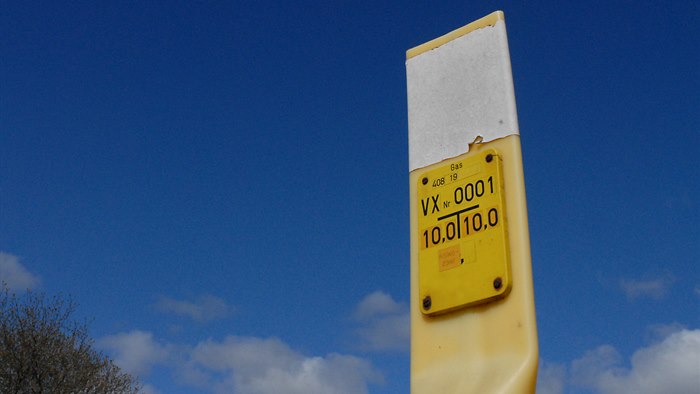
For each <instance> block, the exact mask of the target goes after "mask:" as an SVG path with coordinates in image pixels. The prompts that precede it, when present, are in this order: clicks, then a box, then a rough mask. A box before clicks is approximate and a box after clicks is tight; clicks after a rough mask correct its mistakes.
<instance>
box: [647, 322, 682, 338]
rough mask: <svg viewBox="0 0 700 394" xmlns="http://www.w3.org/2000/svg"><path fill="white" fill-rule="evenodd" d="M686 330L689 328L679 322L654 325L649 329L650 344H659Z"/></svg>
mask: <svg viewBox="0 0 700 394" xmlns="http://www.w3.org/2000/svg"><path fill="white" fill-rule="evenodd" d="M686 328H687V327H686V326H685V325H684V324H681V323H678V322H672V323H669V324H652V325H650V326H649V327H647V330H646V331H647V338H648V339H649V341H650V342H659V341H662V340H663V339H664V338H666V337H668V336H670V335H671V334H675V333H677V332H680V331H683V330H685V329H686Z"/></svg>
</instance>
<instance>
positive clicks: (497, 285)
mask: <svg viewBox="0 0 700 394" xmlns="http://www.w3.org/2000/svg"><path fill="white" fill-rule="evenodd" d="M502 286H503V280H502V279H501V278H500V277H498V278H496V279H494V280H493V288H494V289H496V290H500V289H501V287H502Z"/></svg>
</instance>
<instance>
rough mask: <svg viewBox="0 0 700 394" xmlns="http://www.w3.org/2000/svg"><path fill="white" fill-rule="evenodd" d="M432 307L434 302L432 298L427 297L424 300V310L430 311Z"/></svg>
mask: <svg viewBox="0 0 700 394" xmlns="http://www.w3.org/2000/svg"><path fill="white" fill-rule="evenodd" d="M431 306H433V300H432V299H430V296H425V298H423V309H425V310H426V311H427V310H430V307H431Z"/></svg>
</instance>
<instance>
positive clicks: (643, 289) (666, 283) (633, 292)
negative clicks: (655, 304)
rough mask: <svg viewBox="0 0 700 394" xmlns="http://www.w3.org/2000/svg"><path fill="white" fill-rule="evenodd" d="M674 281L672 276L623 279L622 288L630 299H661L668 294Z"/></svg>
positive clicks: (621, 281)
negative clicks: (648, 278)
mask: <svg viewBox="0 0 700 394" xmlns="http://www.w3.org/2000/svg"><path fill="white" fill-rule="evenodd" d="M673 282H674V279H673V278H672V277H670V276H665V277H661V278H657V279H652V280H634V279H622V280H620V288H621V289H622V291H623V292H624V293H625V295H626V296H627V298H628V299H630V300H635V299H637V298H645V297H647V298H652V299H655V300H660V299H662V298H664V297H665V296H666V294H667V293H668V289H669V288H670V287H671V285H672V284H673Z"/></svg>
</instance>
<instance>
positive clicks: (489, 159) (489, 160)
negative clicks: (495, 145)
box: [486, 153, 493, 163]
mask: <svg viewBox="0 0 700 394" xmlns="http://www.w3.org/2000/svg"><path fill="white" fill-rule="evenodd" d="M492 160H493V155H492V154H490V153H489V154H488V155H486V162H487V163H490V162H491V161H492Z"/></svg>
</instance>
